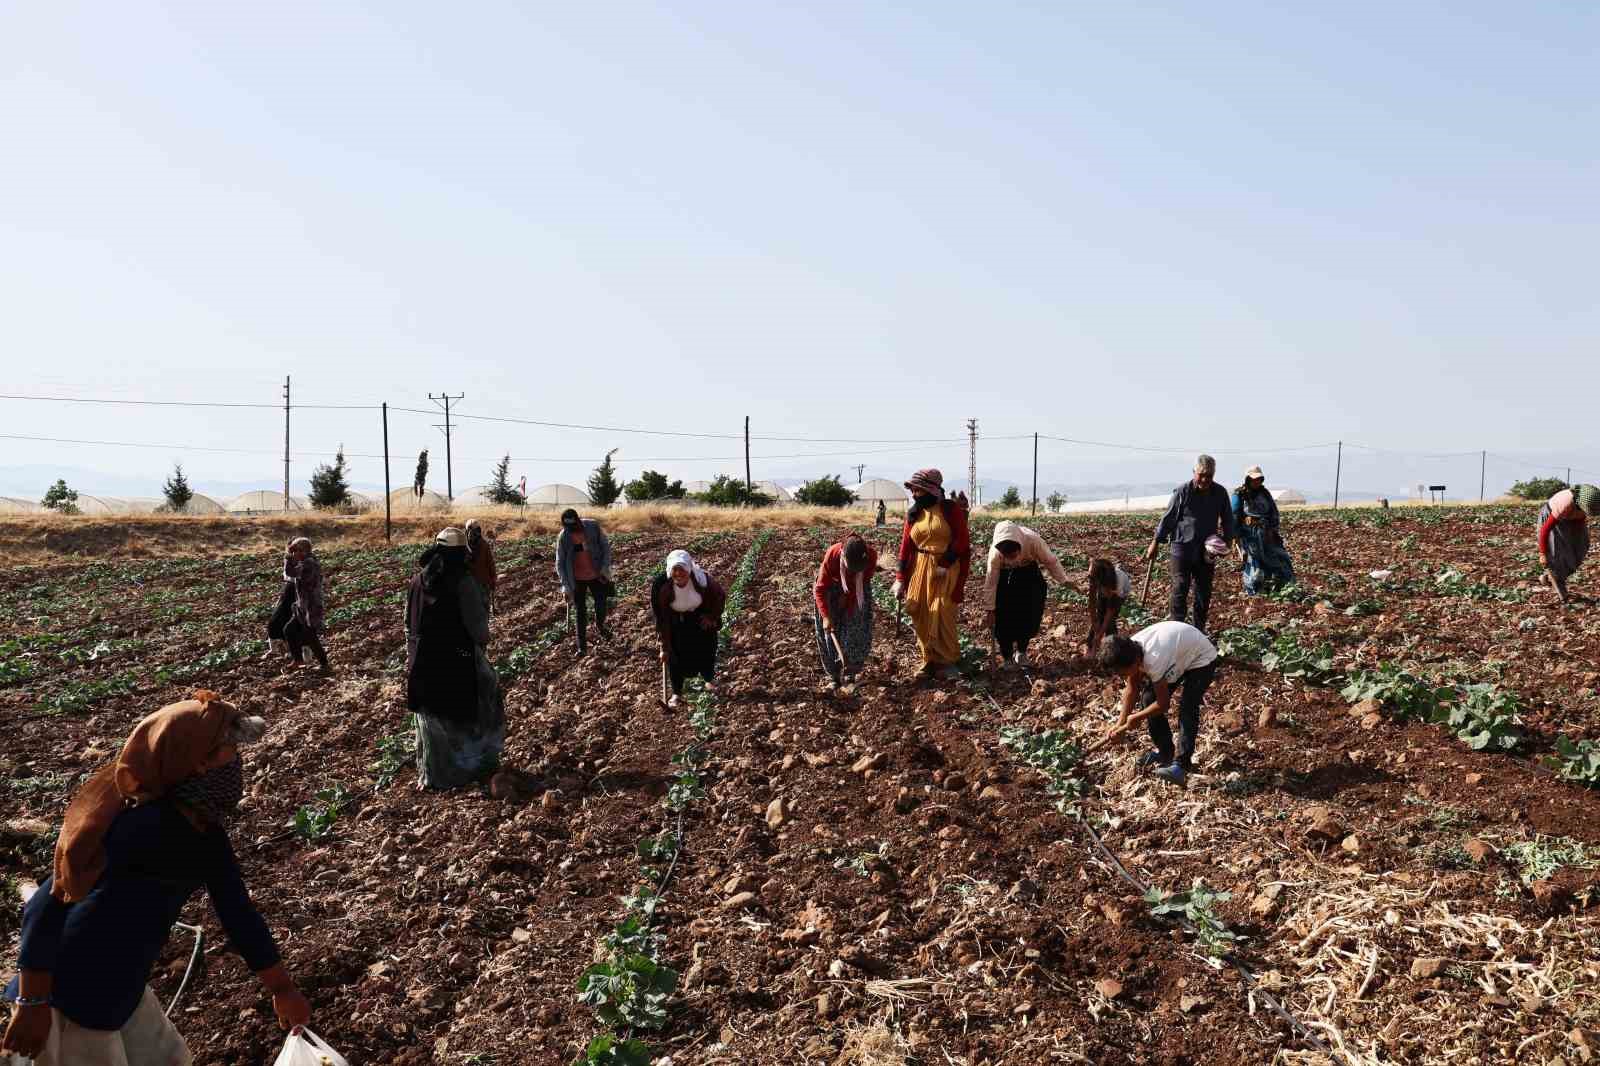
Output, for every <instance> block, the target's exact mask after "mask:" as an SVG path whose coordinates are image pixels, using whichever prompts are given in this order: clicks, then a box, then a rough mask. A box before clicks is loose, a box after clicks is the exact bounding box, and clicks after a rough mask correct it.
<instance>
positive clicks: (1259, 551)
mask: <svg viewBox="0 0 1600 1066" xmlns="http://www.w3.org/2000/svg"><path fill="white" fill-rule="evenodd" d="M1233 528H1234V530H1235V532H1237V533H1238V534H1239V558H1240V560H1241V562H1243V564H1244V574H1243V583H1244V591H1245V595H1247V596H1254V595H1255V594H1256V593H1258V592H1270V591H1272V590H1273V589H1275V588H1281V587H1282V586H1284V585H1292V584H1294V560H1292V559H1291V558H1289V549H1287V548H1285V547H1284V546H1283V534H1282V533H1280V532H1279V529H1278V501H1277V500H1274V499H1273V498H1272V493H1271V492H1269V491H1267V478H1266V475H1265V474H1263V473H1262V472H1261V468H1260V467H1259V466H1252V467H1251V468H1250V469H1248V470H1246V471H1245V472H1244V484H1242V485H1240V486H1239V487H1238V488H1236V489H1234V490H1233Z"/></svg>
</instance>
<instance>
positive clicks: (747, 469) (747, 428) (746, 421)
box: [744, 415, 754, 496]
mask: <svg viewBox="0 0 1600 1066" xmlns="http://www.w3.org/2000/svg"><path fill="white" fill-rule="evenodd" d="M744 491H745V495H746V496H748V495H749V494H750V493H751V492H752V491H754V490H753V489H752V488H751V486H750V416H749V415H745V416H744Z"/></svg>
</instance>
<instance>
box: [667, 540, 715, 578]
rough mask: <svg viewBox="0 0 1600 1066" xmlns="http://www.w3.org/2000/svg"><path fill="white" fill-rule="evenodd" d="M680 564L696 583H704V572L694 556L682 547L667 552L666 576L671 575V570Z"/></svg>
mask: <svg viewBox="0 0 1600 1066" xmlns="http://www.w3.org/2000/svg"><path fill="white" fill-rule="evenodd" d="M680 566H681V567H683V568H684V569H685V570H687V571H689V576H690V577H692V578H693V579H694V583H695V584H696V585H704V584H705V583H706V572H705V571H704V570H702V569H700V564H699V563H697V562H695V561H694V556H692V555H690V554H689V553H688V552H686V551H684V550H683V549H682V548H678V549H676V550H674V551H672V552H669V553H668V554H667V576H668V577H671V576H672V571H673V570H674V569H675V568H677V567H680Z"/></svg>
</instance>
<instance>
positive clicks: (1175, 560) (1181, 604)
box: [1170, 554, 1217, 632]
mask: <svg viewBox="0 0 1600 1066" xmlns="http://www.w3.org/2000/svg"><path fill="white" fill-rule="evenodd" d="M1170 565H1171V570H1170V573H1171V575H1172V614H1171V615H1170V617H1171V619H1172V620H1173V621H1174V622H1187V621H1188V620H1189V587H1190V586H1191V585H1193V586H1194V627H1195V628H1196V629H1198V630H1200V631H1202V632H1204V631H1205V628H1206V616H1207V615H1209V614H1210V613H1211V580H1212V578H1214V577H1216V574H1217V567H1216V564H1215V563H1212V562H1211V561H1209V560H1208V559H1207V558H1206V557H1205V555H1204V554H1201V555H1200V556H1199V557H1198V558H1195V559H1189V558H1186V557H1184V556H1181V555H1174V556H1173V557H1172V561H1171V564H1170Z"/></svg>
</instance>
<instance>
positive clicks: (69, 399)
mask: <svg viewBox="0 0 1600 1066" xmlns="http://www.w3.org/2000/svg"><path fill="white" fill-rule="evenodd" d="M0 400H40V401H44V402H48V403H98V404H114V405H119V406H124V407H248V408H254V409H257V410H266V411H282V410H283V409H284V406H285V405H284V404H281V403H229V402H222V401H213V400H105V399H97V398H93V397H88V396H20V395H16V394H13V393H0ZM288 407H289V409H290V410H296V411H376V410H379V405H378V404H375V403H292V404H289V405H288Z"/></svg>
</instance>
